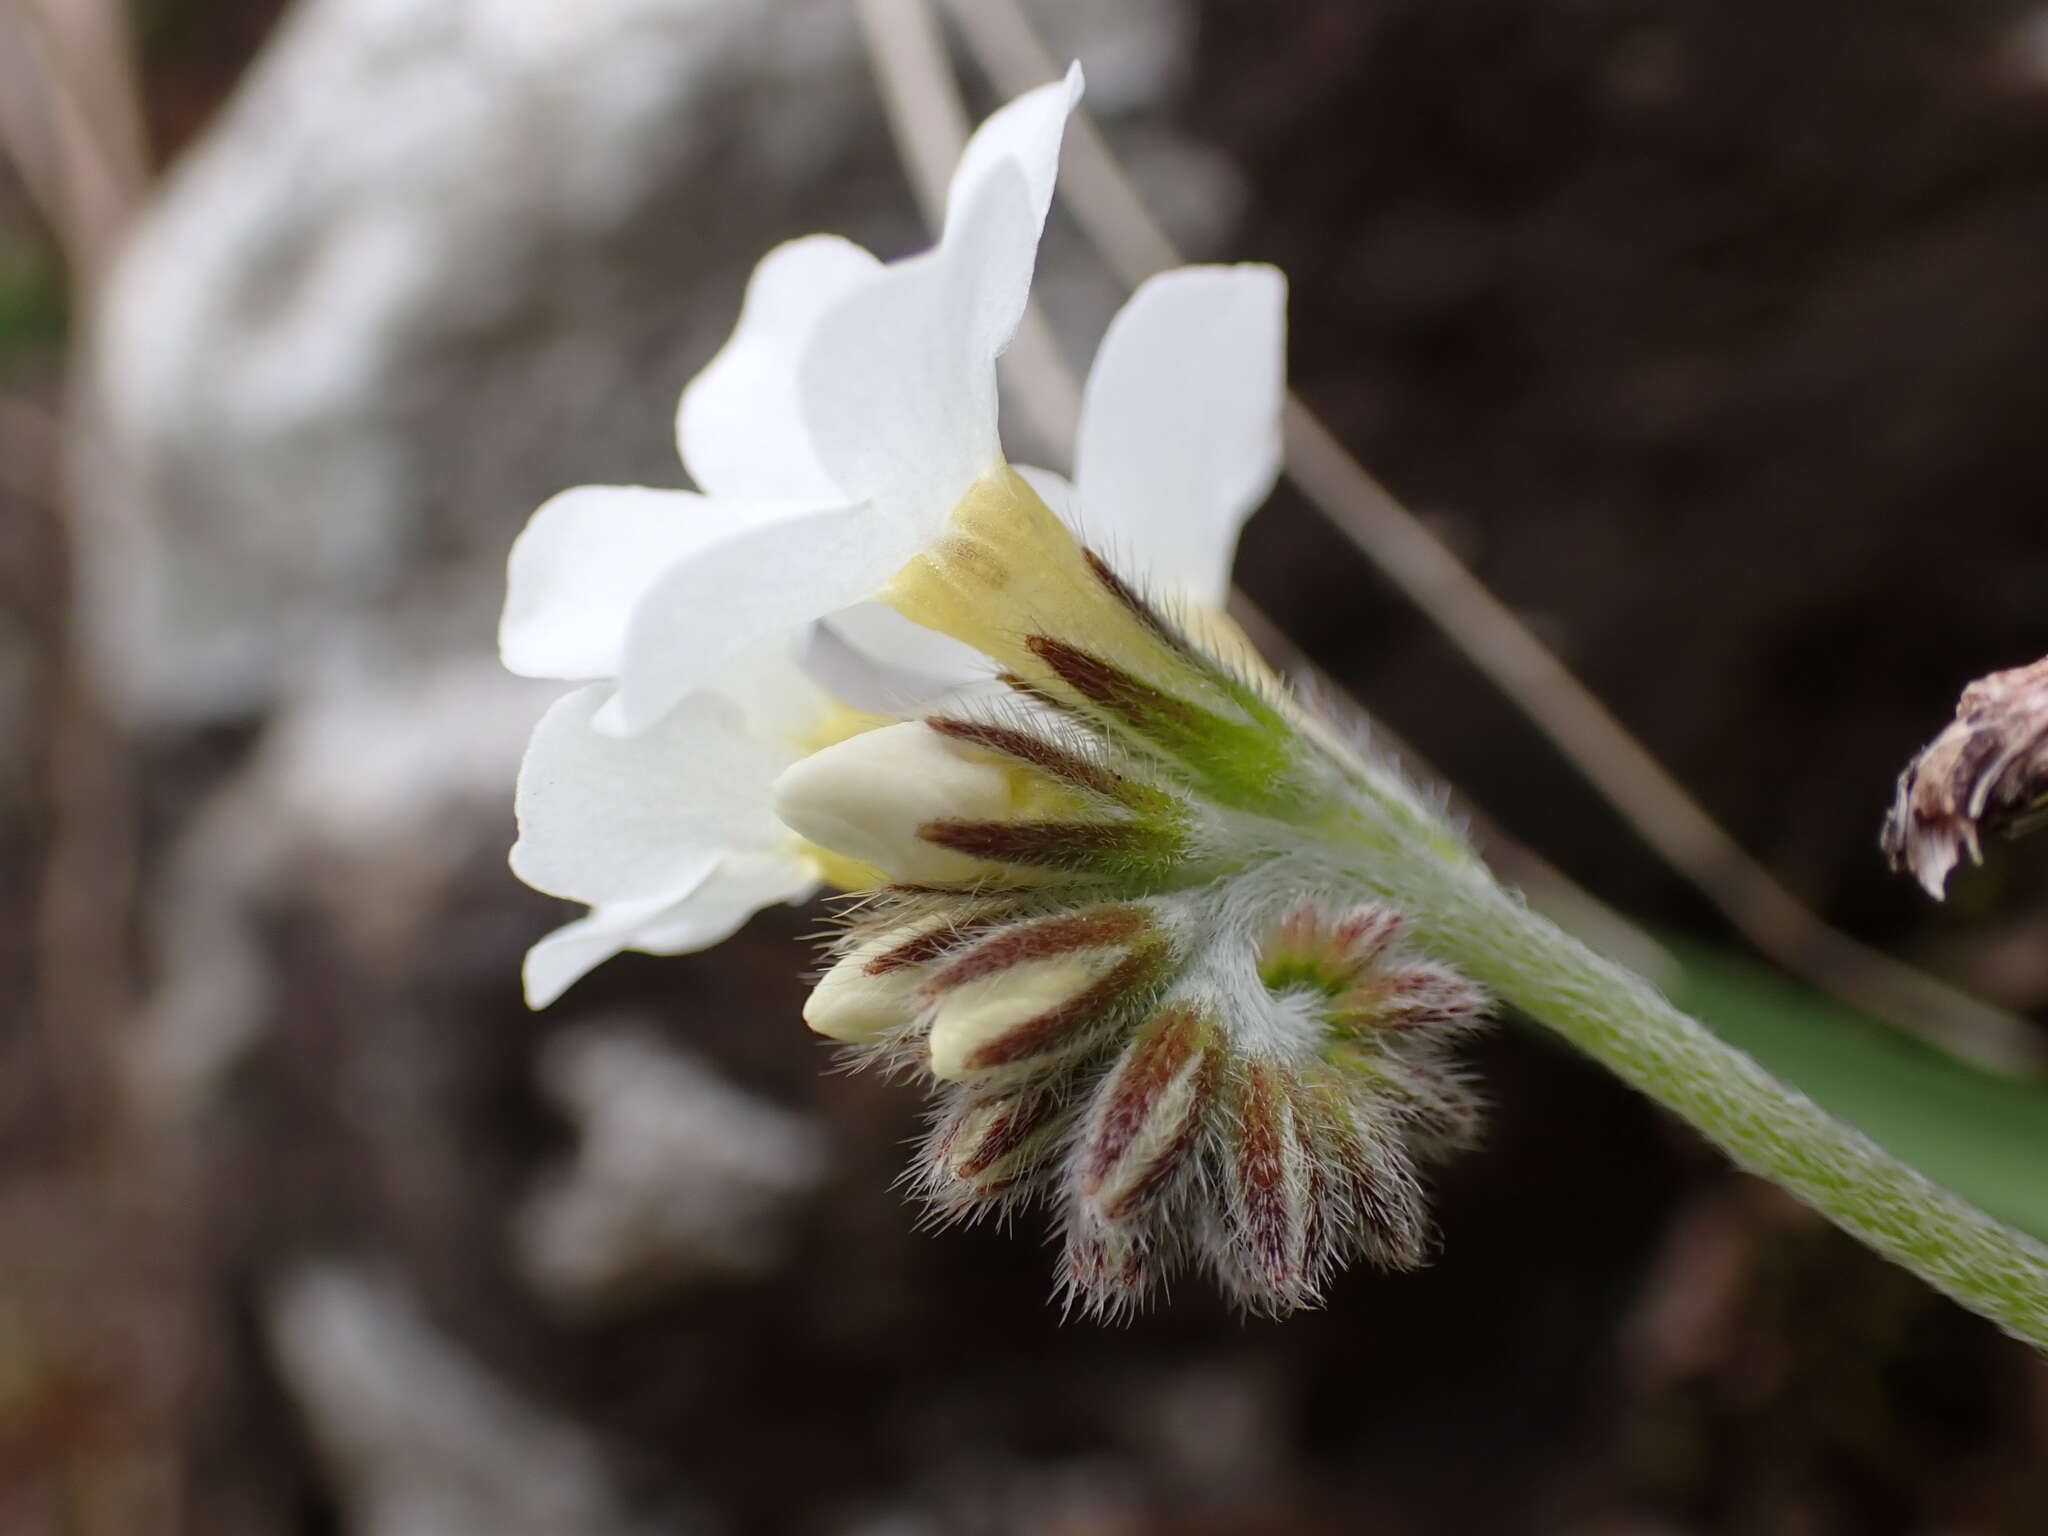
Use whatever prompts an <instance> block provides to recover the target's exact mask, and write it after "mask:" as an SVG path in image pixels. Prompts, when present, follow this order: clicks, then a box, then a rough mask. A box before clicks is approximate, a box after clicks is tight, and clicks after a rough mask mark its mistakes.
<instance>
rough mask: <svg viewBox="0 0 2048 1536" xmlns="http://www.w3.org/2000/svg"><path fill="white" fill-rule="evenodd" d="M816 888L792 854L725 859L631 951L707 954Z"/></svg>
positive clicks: (813, 876)
mask: <svg viewBox="0 0 2048 1536" xmlns="http://www.w3.org/2000/svg"><path fill="white" fill-rule="evenodd" d="M817 888H818V876H817V873H816V872H815V871H814V870H813V869H812V868H811V866H810V865H809V864H808V863H807V862H806V861H805V860H803V859H801V858H799V857H797V855H796V854H794V853H755V854H729V855H727V856H726V857H725V858H724V859H721V860H720V861H719V864H718V868H716V869H714V870H713V871H712V872H711V874H710V876H709V877H708V878H707V879H706V880H705V881H704V883H703V884H702V885H700V886H698V887H697V889H696V890H694V891H692V892H691V893H690V894H689V896H688V897H687V898H685V899H684V900H682V901H679V902H677V903H676V904H675V905H674V906H672V907H670V908H669V909H668V910H667V911H666V912H664V913H662V914H661V916H660V917H658V918H656V919H654V920H653V921H651V922H649V923H648V924H647V925H646V926H645V927H644V928H642V929H641V931H640V936H639V938H638V939H637V940H636V941H635V942H634V945H633V947H634V948H635V949H642V950H645V951H646V952H647V953H648V954H650V955H683V954H689V953H691V952H692V951H694V950H699V949H709V948H710V947H711V946H712V945H714V944H719V943H723V942H724V941H725V940H726V939H729V938H731V937H732V935H733V934H734V933H735V932H736V931H737V930H738V929H739V927H740V925H741V924H742V923H744V922H745V921H746V920H747V919H748V918H750V917H752V916H753V915H754V914H755V913H756V912H758V911H760V910H761V909H762V908H763V907H767V906H773V905H774V904H775V903H776V902H778V901H786V902H798V901H803V900H804V899H805V898H807V897H808V896H810V895H811V893H812V892H814V891H816V890H817Z"/></svg>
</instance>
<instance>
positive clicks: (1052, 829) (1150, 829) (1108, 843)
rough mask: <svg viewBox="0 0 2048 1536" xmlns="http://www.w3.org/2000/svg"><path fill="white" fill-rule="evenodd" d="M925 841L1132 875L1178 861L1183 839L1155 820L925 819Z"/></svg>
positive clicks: (1081, 870)
mask: <svg viewBox="0 0 2048 1536" xmlns="http://www.w3.org/2000/svg"><path fill="white" fill-rule="evenodd" d="M917 835H918V836H919V837H921V838H923V839H924V840H925V841H926V842H928V843H932V844H935V845H937V846H938V847H940V848H946V849H950V850H951V851H952V852H954V853H960V854H965V855H966V856H967V857H969V858H973V859H982V860H986V861H987V862H989V863H991V864H1021V865H1024V866H1026V867H1028V868H1032V869H1059V870H1066V871H1069V872H1070V873H1073V874H1077V875H1096V876H1102V877H1110V878H1116V879H1131V878H1133V877H1135V876H1137V875H1141V874H1148V873H1149V874H1159V873H1164V872H1165V871H1166V870H1169V869H1171V868H1172V867H1173V866H1174V865H1175V864H1177V863H1179V862H1180V860H1181V859H1182V857H1183V856H1184V855H1185V853H1186V851H1187V841H1186V839H1185V838H1184V837H1183V836H1182V835H1181V834H1180V832H1179V831H1178V830H1177V829H1176V828H1175V827H1174V826H1173V825H1172V824H1170V823H1167V824H1162V823H1160V822H1157V821H928V822H926V823H925V824H924V825H923V826H921V827H919V828H918V829H917Z"/></svg>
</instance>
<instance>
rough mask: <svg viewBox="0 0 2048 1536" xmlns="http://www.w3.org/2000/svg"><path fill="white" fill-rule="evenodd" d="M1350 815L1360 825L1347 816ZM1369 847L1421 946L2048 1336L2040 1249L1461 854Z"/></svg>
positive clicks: (1814, 1201) (2001, 1315)
mask: <svg viewBox="0 0 2048 1536" xmlns="http://www.w3.org/2000/svg"><path fill="white" fill-rule="evenodd" d="M1360 830H1361V831H1362V830H1363V829H1362V828H1361V829H1360ZM1364 840H1365V841H1366V842H1367V843H1369V844H1370V847H1371V855H1372V856H1371V859H1370V869H1371V874H1370V877H1369V879H1368V882H1367V883H1368V884H1369V885H1371V886H1372V887H1373V888H1374V889H1375V890H1376V891H1379V892H1381V893H1383V894H1385V895H1388V896H1391V897H1394V898H1396V899H1398V900H1399V901H1400V902H1401V904H1402V905H1404V906H1405V907H1407V908H1408V910H1409V911H1410V913H1411V914H1412V915H1413V917H1414V919H1415V922H1416V926H1417V929H1418V930H1419V932H1420V934H1421V935H1422V936H1423V937H1424V938H1425V939H1426V940H1427V941H1428V943H1429V944H1430V945H1431V947H1433V948H1435V949H1436V950H1438V951H1439V952H1440V953H1441V954H1442V956H1443V957H1444V958H1445V959H1447V960H1451V961H1453V962H1455V963H1456V964H1458V965H1459V966H1461V967H1463V968H1464V969H1465V970H1466V971H1467V972H1468V973H1469V974H1470V975H1471V976H1473V977H1474V978H1475V979H1477V980H1479V981H1481V982H1484V983H1485V984H1486V985H1487V986H1488V987H1490V988H1492V989H1493V990H1494V992H1496V993H1497V994H1498V995H1499V996H1500V997H1501V998H1502V999H1504V1000H1505V1001H1507V1002H1510V1003H1512V1004H1513V1005H1514V1006H1515V1007H1517V1008H1519V1009H1521V1010H1522V1011H1523V1012H1524V1013H1527V1014H1528V1015H1529V1016H1530V1017H1532V1018H1534V1019H1536V1020H1538V1021H1540V1022H1541V1023H1543V1024H1545V1025H1547V1026H1549V1027H1550V1028H1551V1029H1553V1030H1555V1031H1556V1032H1557V1033H1558V1034H1560V1035H1562V1036H1564V1038H1565V1039H1567V1040H1569V1041H1570V1042H1571V1043H1572V1044H1573V1045H1575V1046H1577V1047H1578V1048H1579V1049H1580V1050H1582V1051H1584V1052H1585V1053H1586V1054H1587V1055H1589V1056H1591V1057H1592V1058H1593V1059H1594V1060H1596V1061H1598V1062H1600V1063H1601V1064H1602V1065H1603V1066H1605V1067H1607V1068H1608V1069H1609V1070H1610V1071H1612V1072H1613V1073H1614V1074H1615V1075H1616V1076H1618V1077H1620V1078H1621V1079H1622V1080H1623V1081H1624V1082H1626V1083H1629V1084H1630V1085H1631V1086H1633V1087H1635V1088H1638V1089H1640V1090H1641V1091H1642V1092H1644V1093H1646V1094H1648V1095H1649V1096H1650V1097H1651V1098H1653V1099H1655V1100H1656V1101H1657V1102H1658V1103H1659V1104H1662V1105H1663V1106H1664V1107H1665V1108H1666V1109H1669V1110H1671V1111H1672V1112H1673V1113H1674V1114H1677V1115H1680V1116H1682V1117H1683V1118H1684V1119H1685V1120H1687V1121H1688V1122H1690V1123H1691V1124H1692V1126H1693V1127H1694V1128H1695V1129H1697V1130H1698V1131H1699V1132H1700V1133H1701V1134H1702V1135H1704V1136H1705V1137H1706V1138H1707V1139H1708V1140H1710V1141H1712V1142H1713V1143H1714V1144H1715V1145H1716V1146H1718V1147H1720V1148H1721V1150H1722V1151H1724V1152H1726V1153H1727V1154H1728V1155H1729V1156H1730V1157H1731V1158H1733V1159H1734V1160H1735V1162H1736V1163H1737V1164H1739V1165H1740V1166H1741V1167H1743V1168H1746V1169H1748V1170H1749V1171H1750V1172H1752V1173H1755V1174H1758V1175H1760V1176H1762V1177H1763V1178H1767V1179H1769V1180H1771V1182H1773V1183H1774V1184H1778V1185H1780V1186H1782V1187H1783V1188H1785V1189H1787V1190H1789V1191H1791V1192H1792V1193H1793V1194H1795V1195H1797V1196H1798V1197H1799V1198H1800V1199H1802V1200H1804V1201H1805V1202H1806V1203H1807V1204H1808V1205H1811V1206H1812V1207H1813V1208H1814V1209H1816V1210H1818V1211H1820V1212H1821V1213H1822V1214H1823V1215H1825V1216H1827V1217H1828V1219H1829V1220H1831V1221H1833V1222H1834V1223H1835V1224H1836V1225H1837V1226H1839V1227H1841V1228H1842V1229H1843V1230H1844V1231H1846V1232H1848V1233H1850V1234H1851V1235H1853V1236H1854V1237H1856V1238H1857V1239H1859V1240H1860V1241H1862V1242H1864V1243H1866V1244H1868V1245H1869V1246H1870V1247H1872V1248H1874V1249H1876V1250H1877V1251H1878V1252H1879V1253H1881V1254H1883V1255H1884V1256H1885V1257H1887V1258H1889V1259H1891V1260H1892V1261H1893V1262H1895V1263H1898V1264H1902V1265H1904V1266H1905V1267H1906V1268H1907V1269H1910V1270H1911V1271H1913V1273H1914V1274H1916V1275H1918V1276H1920V1278H1921V1279H1923V1280H1925V1281H1926V1282H1927V1283H1928V1284H1929V1285H1931V1286H1933V1287H1934V1288H1935V1289H1936V1290H1939V1291H1941V1292H1942V1293H1943V1294H1944V1295H1947V1296H1949V1297H1952V1298H1953V1299H1954V1300H1956V1301H1957V1302H1960V1303H1961V1304H1962V1305H1963V1306H1965V1307H1968V1308H1969V1309H1970V1310H1971V1311H1973V1312H1976V1313H1979V1314H1981V1315H1982V1316H1984V1317H1987V1318H1990V1319H1991V1320H1992V1321H1993V1322H1995V1323H1997V1324H1998V1325H1999V1326H2000V1327H2002V1328H2004V1329H2005V1330H2006V1331H2007V1332H2008V1333H2011V1334H2013V1335H2015V1336H2016V1337H2019V1338H2022V1339H2025V1340H2026V1341H2027V1342H2028V1343H2030V1344H2033V1345H2034V1346H2035V1347H2036V1348H2040V1349H2048V1249H2044V1248H2043V1247H2042V1246H2041V1245H2040V1244H2038V1243H2036V1242H2035V1241H2033V1240H2032V1239H2031V1238H2028V1237H2026V1236H2024V1235H2022V1234H2020V1233H2018V1232H2015V1231H2013V1230H2011V1229H2010V1228H2008V1227H2006V1226H2004V1225H2003V1224H2001V1223H2000V1222H1998V1221H1995V1220H1993V1219H1992V1218H1991V1217H1990V1216H1987V1215H1986V1214H1985V1213H1984V1212H1982V1211H1980V1210H1978V1209H1977V1208H1976V1207H1975V1206H1973V1205H1971V1204H1969V1203H1968V1202H1967V1201H1965V1200H1962V1199H1959V1198H1958V1197H1957V1196H1955V1195H1954V1194H1952V1193H1950V1192H1949V1191H1948V1190H1946V1189H1943V1188H1942V1187H1941V1186H1939V1185H1937V1184H1935V1183H1933V1182H1932V1181H1930V1180H1929V1179H1927V1178H1926V1177H1924V1176H1923V1175H1922V1174H1920V1173H1918V1172H1916V1171H1915V1170H1914V1169H1912V1168H1910V1167H1908V1166H1907V1165H1906V1164H1905V1163H1902V1162H1900V1161H1899V1160H1898V1159H1897V1158H1895V1157H1893V1156H1892V1155H1891V1154H1890V1153H1888V1152H1886V1151H1885V1150H1884V1149H1883V1148H1882V1147H1880V1146H1878V1145H1877V1144H1876V1143H1875V1142H1873V1141H1871V1140H1870V1138H1869V1137H1867V1136H1865V1135H1863V1133H1862V1132H1860V1131H1858V1130H1856V1129H1855V1128H1854V1127H1852V1126H1849V1125H1847V1124H1845V1123H1843V1122H1842V1121H1840V1120H1837V1119H1835V1118H1834V1117H1833V1116H1832V1115H1829V1114H1828V1113H1827V1112H1826V1111H1824V1110H1823V1109H1822V1108H1821V1107H1820V1106H1819V1105H1817V1104H1815V1103H1814V1102H1813V1101H1812V1100H1811V1099H1809V1098H1807V1097H1806V1096H1805V1095H1804V1094H1802V1093H1800V1092H1799V1091H1798V1090H1796V1089H1794V1088H1792V1087H1790V1086H1788V1085H1787V1084H1785V1083H1782V1082H1780V1081H1778V1080H1777V1079H1776V1078H1775V1077H1773V1076H1771V1074H1770V1073H1768V1072H1766V1071H1765V1070H1764V1069H1763V1068H1762V1067H1760V1066H1758V1065H1757V1064H1756V1063H1755V1062H1754V1061H1752V1060H1751V1059H1750V1058H1749V1057H1748V1056H1746V1055H1744V1054H1743V1053H1742V1052H1741V1051H1738V1050H1736V1049H1735V1048H1734V1047H1732V1046H1730V1045H1728V1044H1726V1043H1725V1042H1723V1041H1722V1040H1720V1039H1719V1038H1717V1037H1716V1036H1715V1035H1714V1034H1713V1033H1712V1032H1711V1031H1709V1030H1708V1029H1707V1028H1706V1026H1705V1025H1703V1024H1701V1023H1700V1022H1699V1021H1698V1020H1696V1019H1692V1018H1689V1017H1687V1016H1686V1015H1685V1014H1683V1013H1681V1012H1679V1011H1678V1010H1677V1009H1676V1008H1673V1007H1672V1006H1671V1005H1670V1004H1669V1003H1667V1002H1666V1001H1665V1000H1664V999H1663V998H1662V997H1661V996H1659V995H1658V994H1657V992H1656V991H1655V990H1654V989H1653V988H1651V987H1650V986H1649V985H1648V984H1647V983H1645V982H1643V981H1642V980H1640V979H1639V978H1637V977H1635V976H1632V975H1630V974H1629V973H1628V972H1627V971H1625V970H1623V969H1621V968H1620V967H1619V966H1616V965H1614V964H1612V963H1610V962H1609V961H1607V960H1604V959H1602V958H1601V957H1600V956H1598V955H1596V954H1594V953H1593V952H1592V951H1591V950H1589V949H1587V948H1586V947H1585V946H1584V945H1583V944H1581V943H1579V942H1578V941H1577V940H1576V939H1573V938H1572V937H1570V936H1569V935H1568V934H1566V933H1564V932H1563V931H1562V930H1560V929H1558V928H1557V927H1556V926H1554V925H1553V924H1552V923H1550V922H1549V921H1548V920H1546V919H1545V918H1542V917H1540V916H1538V915H1537V914H1536V913H1534V912H1532V911H1530V910H1529V908H1528V907H1527V906H1526V905H1525V904H1524V903H1523V902H1522V900H1521V898H1520V897H1519V896H1518V895H1516V894H1514V893H1513V892H1511V891H1508V890H1506V889H1504V888H1503V887H1502V886H1500V885H1499V884H1498V883H1497V882H1496V881H1494V880H1493V879H1492V877H1491V876H1490V875H1488V874H1487V873H1486V872H1485V871H1484V870H1483V869H1481V868H1479V867H1478V866H1477V865H1476V864H1473V863H1468V862H1465V861H1462V860H1460V861H1453V862H1446V861H1445V860H1443V859H1442V858H1441V856H1440V855H1439V854H1437V853H1435V851H1434V850H1428V851H1424V850H1418V851H1417V853H1416V854H1414V855H1413V856H1406V855H1403V854H1398V853H1397V854H1394V855H1393V856H1392V857H1391V858H1390V857H1389V849H1388V846H1387V842H1386V841H1385V840H1384V838H1383V837H1378V836H1368V837H1367V838H1365V839H1364Z"/></svg>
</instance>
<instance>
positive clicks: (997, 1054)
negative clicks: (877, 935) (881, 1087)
mask: <svg viewBox="0 0 2048 1536" xmlns="http://www.w3.org/2000/svg"><path fill="white" fill-rule="evenodd" d="M1126 959H1127V956H1126V955H1125V954H1124V953H1123V952H1121V951H1118V950H1101V949H1097V950H1081V951H1079V952H1076V953H1070V954H1061V955H1047V956H1045V957H1043V958H1042V959H1036V960H1024V961H1020V962H1019V963H1018V964H1016V965H1012V966H1010V967H1008V968H1006V969H1004V970H1001V971H997V972H995V973H994V974H992V975H988V976H981V977H977V978H975V979H974V980H972V981H965V982H962V983H960V984H959V985H957V986H953V987H950V988H948V989H947V990H946V991H945V992H943V993H942V994H941V995H940V997H939V1004H938V1008H937V1010H936V1011H935V1012H934V1013H933V1015H932V1035H931V1069H932V1074H933V1076H935V1077H943V1078H945V1079H947V1080H948V1081H950V1082H956V1083H967V1082H975V1081H978V1080H979V1079H982V1078H985V1077H989V1076H993V1075H996V1074H998V1073H1002V1072H1004V1071H1005V1070H1006V1069H1014V1068H1020V1067H1023V1068H1028V1067H1029V1066H1030V1065H1032V1064H1033V1063H1036V1062H1037V1061H1039V1060H1040V1059H1041V1058H1044V1057H1046V1056H1050V1055H1055V1054H1058V1053H1060V1052H1061V1051H1062V1050H1063V1049H1064V1048H1066V1047H1068V1046H1070V1045H1072V1044H1074V1043H1076V1037H1077V1035H1079V1034H1080V1032H1081V1031H1082V1030H1083V1029H1084V1027H1085V1026H1086V1025H1087V1024H1089V1023H1090V1022H1092V1021H1093V1019H1094V1018H1095V1016H1096V1015H1097V1014H1098V1013H1099V1012H1100V1010H1101V1006H1102V1004H1103V1002H1104V1001H1106V999H1104V998H1102V997H1101V996H1100V995H1099V994H1100V992H1101V990H1102V988H1103V984H1104V983H1105V982H1110V981H1114V980H1115V979H1116V978H1115V973H1116V971H1117V970H1118V969H1119V968H1120V967H1121V966H1122V965H1123V964H1124V963H1125V961H1126Z"/></svg>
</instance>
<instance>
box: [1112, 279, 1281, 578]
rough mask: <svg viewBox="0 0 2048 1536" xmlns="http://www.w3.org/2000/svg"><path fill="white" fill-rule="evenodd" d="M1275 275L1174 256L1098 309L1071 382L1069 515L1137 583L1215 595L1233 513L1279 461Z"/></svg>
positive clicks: (1237, 520)
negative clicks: (1091, 344)
mask: <svg viewBox="0 0 2048 1536" xmlns="http://www.w3.org/2000/svg"><path fill="white" fill-rule="evenodd" d="M1286 302H1287V283H1286V279H1285V278H1283V277H1282V276H1281V275H1280V273H1279V272H1278V271H1277V270H1276V269H1275V268H1272V267H1265V266H1250V265H1247V266H1238V267H1183V268H1181V269H1179V270H1178V271H1173V272H1164V273H1161V274H1160V275H1159V276H1157V277H1154V278H1152V279H1150V280H1148V281H1147V282H1146V283H1144V284H1143V285H1142V286H1141V287H1140V288H1139V289H1138V291H1137V292H1136V293H1135V294H1133V295H1132V296H1131V300H1130V302H1129V303H1127V304H1126V305H1124V307H1123V309H1122V310H1121V311H1120V312H1119V313H1118V315H1117V317H1116V318H1115V319H1114V320H1112V321H1111V322H1110V326H1109V331H1108V333H1107V334H1106V335H1105V336H1104V337H1103V339H1102V347H1101V350H1100V351H1099V352H1098V353H1097V354H1096V357H1095V367H1094V369H1093V371H1092V372H1090V374H1089V375H1088V387H1087V389H1086V391H1085V392H1084V394H1083V396H1082V405H1081V431H1080V438H1079V443H1078V446H1077V449H1076V453H1075V472H1074V482H1075V486H1076V489H1077V491H1078V493H1079V497H1080V507H1081V516H1082V517H1083V518H1085V519H1086V520H1087V521H1088V523H1089V525H1090V532H1091V533H1092V534H1093V535H1094V537H1095V538H1096V539H1097V540H1099V541H1100V542H1101V543H1102V544H1103V545H1104V546H1106V547H1105V548H1104V551H1103V552H1104V554H1105V555H1107V556H1108V557H1109V558H1110V560H1111V561H1112V563H1115V564H1117V566H1118V568H1119V569H1122V570H1124V571H1125V573H1126V574H1127V575H1129V576H1131V577H1132V578H1134V579H1135V580H1136V581H1138V583H1139V584H1140V585H1141V586H1143V587H1145V588H1148V589H1155V590H1159V591H1163V592H1165V593H1167V594H1168V595H1171V596H1176V597H1193V598H1197V599H1199V600H1201V601H1203V602H1207V603H1212V604H1220V603H1221V602H1222V601H1223V600H1224V598H1225V597H1226V596H1227V594H1228V591H1229V586H1230V565H1231V560H1232V558H1233V556H1234V554H1235V552H1236V549H1237V536H1238V532H1239V530H1240V529H1242V528H1243V526H1244V521H1245V519H1246V518H1247V517H1249V516H1250V515H1251V513H1252V512H1253V510H1254V509H1255V508H1256V507H1257V506H1258V505H1259V503H1260V502H1262V501H1264V500H1265V498H1266V495H1267V493H1268V492H1269V491H1271V490H1272V488H1273V480H1274V477H1275V476H1276V475H1277V474H1278V473H1279V469H1280V411H1281V406H1282V403H1283V399H1284V396H1285V391H1286V378H1285V375H1286V355H1285V354H1286Z"/></svg>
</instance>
